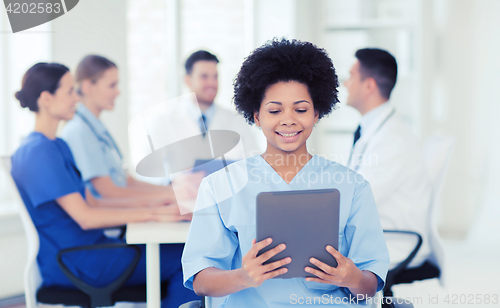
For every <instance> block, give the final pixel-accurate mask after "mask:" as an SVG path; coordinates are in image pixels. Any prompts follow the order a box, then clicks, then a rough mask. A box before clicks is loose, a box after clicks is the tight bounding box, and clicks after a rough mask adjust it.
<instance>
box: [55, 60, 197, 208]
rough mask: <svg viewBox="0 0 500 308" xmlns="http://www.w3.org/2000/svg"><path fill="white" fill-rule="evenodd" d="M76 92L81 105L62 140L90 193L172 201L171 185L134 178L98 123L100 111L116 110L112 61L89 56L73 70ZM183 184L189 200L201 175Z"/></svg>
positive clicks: (186, 180)
mask: <svg viewBox="0 0 500 308" xmlns="http://www.w3.org/2000/svg"><path fill="white" fill-rule="evenodd" d="M75 75H76V77H75V78H76V83H77V92H78V94H79V95H80V97H81V104H79V105H78V107H77V109H76V114H75V117H74V118H73V119H72V120H70V121H68V123H66V125H65V126H64V128H63V130H62V132H61V137H62V139H64V141H66V142H67V143H68V145H69V147H70V149H71V152H73V155H74V157H75V161H76V165H77V166H78V169H79V170H80V172H81V173H82V178H83V180H84V181H85V183H86V184H87V187H88V188H89V190H90V191H91V192H92V193H93V195H94V196H96V197H100V196H102V197H137V196H142V197H144V196H147V197H150V198H161V199H166V200H171V201H173V200H175V197H174V194H173V190H172V187H171V186H167V187H165V186H158V185H153V184H150V183H145V182H142V181H139V180H136V179H134V178H133V177H131V176H130V175H129V174H127V172H126V170H125V168H124V161H123V156H122V153H121V151H120V149H119V148H118V146H117V144H116V142H115V141H114V139H113V137H112V136H111V134H110V133H109V131H108V130H107V129H106V127H105V126H104V124H103V123H102V122H101V120H100V119H99V117H100V116H101V114H102V111H104V110H108V111H111V110H113V109H114V107H115V99H116V97H117V96H118V95H119V94H120V91H119V90H118V82H119V79H118V67H117V66H116V64H115V63H113V62H112V61H110V60H108V59H106V58H104V57H101V56H98V55H89V56H86V57H85V58H83V59H82V60H81V61H80V63H79V64H78V66H77V68H76V73H75ZM185 177H187V178H184V181H183V183H184V184H185V185H184V187H185V188H186V191H187V192H189V191H190V192H191V193H190V195H189V196H187V197H191V198H195V197H196V191H197V190H198V185H199V183H200V181H201V179H202V178H203V176H202V174H191V175H187V176H185Z"/></svg>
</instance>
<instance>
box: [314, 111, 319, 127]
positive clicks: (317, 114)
mask: <svg viewBox="0 0 500 308" xmlns="http://www.w3.org/2000/svg"><path fill="white" fill-rule="evenodd" d="M318 120H319V111H318V110H314V124H316V123H318Z"/></svg>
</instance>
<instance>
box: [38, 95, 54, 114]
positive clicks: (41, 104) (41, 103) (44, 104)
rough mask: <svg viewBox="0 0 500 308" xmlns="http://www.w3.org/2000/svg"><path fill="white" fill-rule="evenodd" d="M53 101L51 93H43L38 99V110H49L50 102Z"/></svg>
mask: <svg viewBox="0 0 500 308" xmlns="http://www.w3.org/2000/svg"><path fill="white" fill-rule="evenodd" d="M51 101H52V94H50V92H49V91H43V92H42V93H40V96H39V97H38V101H37V103H38V109H39V110H40V109H47V108H49V107H50V102H51Z"/></svg>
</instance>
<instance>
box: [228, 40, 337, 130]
mask: <svg viewBox="0 0 500 308" xmlns="http://www.w3.org/2000/svg"><path fill="white" fill-rule="evenodd" d="M288 81H297V82H300V83H302V84H304V85H306V86H307V89H308V90H309V95H311V98H312V100H313V106H314V109H315V110H316V111H317V112H318V113H319V118H320V119H321V118H322V117H323V116H325V115H327V114H329V113H330V112H331V111H332V109H334V107H335V105H336V104H337V103H338V102H339V99H338V97H337V95H338V89H337V88H338V86H339V82H338V78H337V74H336V73H335V68H334V67H333V63H332V60H331V59H330V58H329V57H328V54H327V53H326V51H325V50H324V49H322V48H318V47H316V46H315V45H313V44H312V43H309V42H302V41H298V40H287V39H285V38H283V39H277V38H274V39H273V40H270V41H267V42H266V43H265V44H264V45H262V46H261V47H259V48H257V49H255V50H254V51H253V52H252V53H251V54H250V55H249V56H248V57H247V58H246V59H245V61H244V62H243V65H242V66H241V69H240V71H239V73H238V75H237V76H236V78H235V79H234V82H233V85H234V96H233V103H234V104H235V105H236V110H237V111H238V112H239V113H240V114H242V115H243V116H244V117H245V119H246V120H247V122H248V123H249V124H253V123H254V117H253V115H254V112H255V111H258V110H260V104H261V103H262V100H263V99H264V94H265V92H266V90H267V88H268V87H269V86H271V85H273V84H276V83H278V82H288Z"/></svg>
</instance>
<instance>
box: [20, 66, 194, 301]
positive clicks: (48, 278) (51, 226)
mask: <svg viewBox="0 0 500 308" xmlns="http://www.w3.org/2000/svg"><path fill="white" fill-rule="evenodd" d="M16 98H17V99H18V100H19V101H20V103H21V106H22V107H27V108H29V109H30V110H31V111H33V112H34V113H35V115H36V121H35V130H34V132H32V133H31V134H30V135H29V136H28V137H26V138H25V139H24V140H23V142H22V144H21V146H20V147H19V149H17V151H16V152H15V153H14V155H13V156H12V176H13V178H14V181H15V183H16V185H17V188H18V190H19V192H20V194H21V197H22V199H23V201H24V203H25V205H26V208H27V210H28V212H29V213H30V216H31V218H32V220H33V222H34V224H35V227H36V229H37V232H38V235H39V238H40V250H39V253H38V258H37V261H38V265H39V268H40V272H41V275H42V278H43V284H44V285H45V286H64V287H73V288H74V286H73V284H72V283H71V282H70V281H69V280H68V279H67V278H66V277H65V276H64V274H63V273H62V271H61V270H60V269H59V266H58V265H57V261H56V255H57V253H58V252H59V251H60V250H62V249H66V248H70V247H77V246H82V245H93V244H98V243H112V242H123V240H120V239H110V238H107V237H106V236H105V235H104V234H103V230H102V228H106V227H114V226H119V225H123V224H126V223H128V222H139V221H176V220H181V219H184V218H183V217H182V216H180V214H179V210H178V208H177V206H176V205H173V204H172V205H167V206H157V207H146V205H150V198H141V197H136V198H125V199H123V198H122V199H117V198H103V199H96V198H94V197H93V196H92V194H90V193H89V192H88V191H87V190H86V189H85V185H84V182H83V181H82V178H81V175H80V172H79V170H78V168H77V167H76V165H75V161H74V159H73V155H72V154H71V151H70V149H69V147H68V145H67V144H66V142H64V141H63V140H62V139H59V138H57V137H56V130H57V126H58V124H59V122H60V121H61V120H70V119H71V118H72V117H73V115H74V113H75V104H76V102H77V100H78V97H77V95H76V94H75V92H74V91H73V78H72V76H71V75H70V73H69V70H68V68H67V67H65V66H63V65H61V64H57V63H38V64H35V65H34V66H33V67H31V68H30V69H29V70H28V71H27V72H26V74H25V75H24V78H23V82H22V89H21V90H20V91H18V92H17V93H16ZM137 204H139V205H144V206H143V207H141V208H133V209H132V208H127V207H130V206H131V205H137ZM140 248H141V253H142V255H141V259H140V262H139V264H138V265H137V267H136V269H135V271H134V273H133V274H132V276H131V277H130V278H129V280H128V281H127V282H126V284H128V285H137V284H144V283H145V281H146V265H145V253H144V251H145V249H144V247H143V246H141V247H140ZM182 249H183V245H162V247H161V278H162V280H168V281H170V283H169V289H168V294H169V295H168V296H167V298H166V299H165V300H164V302H163V304H164V307H178V305H180V304H181V303H184V302H186V301H189V300H191V299H195V298H196V296H195V294H194V293H193V292H192V291H190V290H188V289H186V288H184V286H182V271H181V264H180V257H181V253H182ZM132 258H133V252H132V251H131V250H130V249H112V250H111V249H110V250H91V251H84V252H79V253H73V254H71V255H69V256H67V257H66V258H65V259H64V262H65V263H66V264H67V266H68V268H69V269H70V270H71V271H72V272H73V273H74V274H75V275H77V276H79V278H81V279H83V280H84V281H86V282H87V283H89V284H91V285H95V286H104V285H107V284H108V283H110V282H111V281H112V280H114V279H115V278H116V277H118V276H119V275H120V274H121V273H122V272H123V271H124V269H125V268H126V267H127V266H128V264H129V263H130V261H131V260H132Z"/></svg>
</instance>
